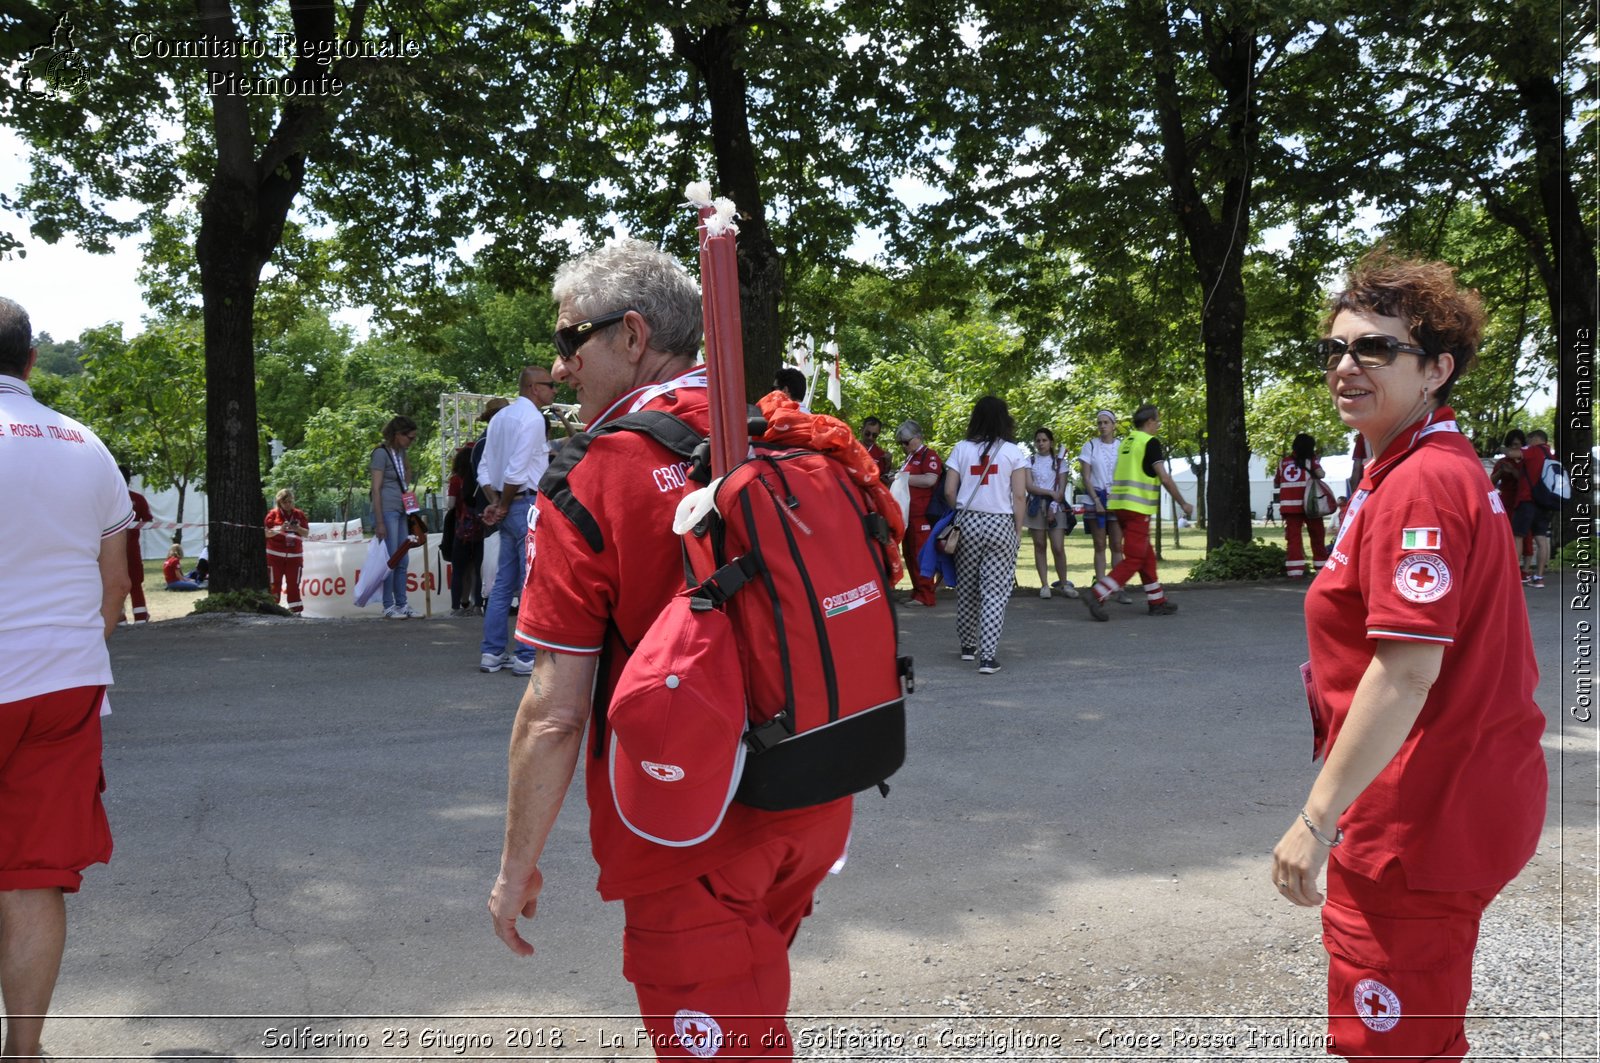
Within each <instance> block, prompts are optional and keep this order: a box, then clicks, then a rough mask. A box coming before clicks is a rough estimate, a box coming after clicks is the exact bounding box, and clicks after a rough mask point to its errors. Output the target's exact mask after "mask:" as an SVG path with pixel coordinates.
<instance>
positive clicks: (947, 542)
mask: <svg viewBox="0 0 1600 1063" xmlns="http://www.w3.org/2000/svg"><path fill="white" fill-rule="evenodd" d="M993 445H994V444H992V443H991V444H990V447H992V446H993ZM988 464H989V448H985V449H984V452H983V457H981V458H979V459H978V468H980V469H982V468H985V467H986V466H987V465H988ZM981 483H983V477H982V476H977V477H974V478H973V488H972V490H971V491H970V492H969V493H968V494H967V498H966V501H965V502H963V501H962V500H961V499H959V498H958V499H956V509H955V513H956V515H955V519H954V520H952V521H951V522H950V523H949V524H947V525H945V529H944V531H942V532H940V533H939V552H940V553H941V554H949V555H950V556H951V557H954V556H955V553H956V551H957V550H959V549H961V528H960V527H959V526H958V524H957V522H958V521H959V520H960V519H961V511H962V510H963V509H965V508H966V504H967V502H971V501H972V496H973V495H975V494H977V493H978V486H977V485H979V484H981Z"/></svg>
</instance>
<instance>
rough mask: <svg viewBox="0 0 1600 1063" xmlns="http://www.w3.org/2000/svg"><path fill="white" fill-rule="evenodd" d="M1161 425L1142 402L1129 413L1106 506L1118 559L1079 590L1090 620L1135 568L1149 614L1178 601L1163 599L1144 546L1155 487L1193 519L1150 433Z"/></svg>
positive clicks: (1156, 498)
mask: <svg viewBox="0 0 1600 1063" xmlns="http://www.w3.org/2000/svg"><path fill="white" fill-rule="evenodd" d="M1159 431H1161V411H1160V410H1158V409H1156V407H1155V406H1153V405H1150V404H1149V403H1146V404H1145V405H1143V406H1140V407H1139V408H1138V409H1137V410H1135V411H1134V413H1133V431H1131V432H1129V433H1128V435H1127V438H1125V439H1124V440H1123V441H1122V448H1121V450H1119V451H1118V452H1117V469H1116V473H1115V474H1114V479H1113V480H1112V481H1111V494H1110V497H1109V498H1108V499H1107V501H1106V508H1107V509H1109V510H1111V511H1112V513H1114V514H1115V515H1116V518H1117V521H1118V522H1119V523H1120V524H1121V525H1122V563H1121V564H1119V565H1118V566H1117V567H1116V568H1114V569H1112V570H1111V571H1110V572H1108V573H1106V574H1105V575H1104V576H1101V577H1100V578H1099V579H1097V580H1095V584H1094V587H1093V589H1092V590H1091V592H1090V593H1088V594H1085V595H1084V596H1083V604H1084V606H1085V607H1087V608H1088V610H1089V615H1090V616H1092V617H1094V618H1095V619H1096V620H1110V619H1111V614H1110V613H1108V612H1106V608H1105V603H1106V600H1107V599H1108V598H1110V597H1111V596H1112V595H1114V594H1116V593H1117V592H1118V591H1119V590H1121V589H1122V587H1123V586H1124V585H1125V584H1126V583H1127V581H1128V579H1129V578H1130V577H1131V576H1133V575H1134V574H1135V573H1138V574H1139V576H1140V577H1141V578H1142V579H1143V580H1144V599H1145V607H1146V608H1147V609H1148V610H1149V611H1150V615H1151V616H1166V615H1168V614H1170V613H1176V612H1177V611H1178V607H1177V606H1176V605H1173V604H1172V603H1171V602H1169V601H1167V592H1166V591H1164V590H1163V589H1162V588H1161V581H1160V580H1159V579H1158V578H1157V577H1156V552H1155V550H1153V549H1152V548H1151V546H1150V517H1151V515H1152V514H1153V513H1155V512H1156V507H1157V506H1158V505H1159V504H1160V502H1161V489H1162V488H1163V487H1165V488H1166V489H1167V492H1168V493H1169V494H1171V495H1172V497H1173V498H1174V499H1176V500H1177V503H1178V505H1179V506H1180V507H1182V509H1183V513H1184V516H1186V517H1188V518H1189V519H1191V520H1193V519H1194V507H1193V506H1191V505H1190V504H1189V503H1188V502H1186V501H1184V498H1183V493H1182V492H1181V491H1179V490H1178V485H1177V484H1175V483H1173V482H1172V474H1171V473H1169V472H1168V471H1167V460H1166V458H1167V456H1166V452H1165V451H1164V450H1163V449H1162V447H1161V440H1159V439H1157V438H1156V437H1155V434H1156V433H1157V432H1159Z"/></svg>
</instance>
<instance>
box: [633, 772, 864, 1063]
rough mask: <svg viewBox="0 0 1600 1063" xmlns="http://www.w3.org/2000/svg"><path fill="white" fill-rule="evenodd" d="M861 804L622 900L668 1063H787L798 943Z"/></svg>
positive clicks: (654, 1043)
mask: <svg viewBox="0 0 1600 1063" xmlns="http://www.w3.org/2000/svg"><path fill="white" fill-rule="evenodd" d="M849 833H850V802H848V801H846V802H840V803H839V804H838V805H837V806H836V808H835V809H833V810H830V811H828V812H825V813H822V814H821V815H819V817H818V818H817V819H816V820H814V821H813V822H812V823H810V824H808V825H807V826H806V827H805V828H804V830H803V832H802V833H796V834H791V835H789V836H787V837H781V838H775V839H773V840H772V841H770V842H766V843H765V844H762V845H758V846H756V847H755V848H753V849H751V850H749V851H748V852H746V853H743V854H742V855H740V856H739V857H737V858H736V859H734V860H732V861H730V862H728V863H726V864H724V865H722V866H721V867H719V868H717V869H716V870H715V871H712V872H710V873H709V874H706V875H703V876H701V877H700V878H697V879H695V880H693V881H691V882H685V883H683V884H682V885H678V886H669V887H667V888H666V889H663V890H658V891H657V892H655V893H647V894H644V895H642V896H639V897H628V898H625V899H624V900H623V902H622V905H623V909H624V911H625V912H626V914H627V926H626V928H625V929H624V930H623V935H622V974H623V977H624V978H626V979H628V981H630V982H632V983H633V988H634V992H635V993H637V994H638V997H639V1012H640V1014H641V1015H642V1016H643V1018H644V1027H645V1031H646V1032H647V1033H648V1035H649V1037H650V1044H651V1047H652V1048H653V1049H654V1051H655V1054H656V1056H657V1057H658V1058H659V1059H674V1060H685V1059H694V1058H697V1057H704V1056H711V1055H713V1054H714V1057H715V1058H716V1059H717V1060H719V1061H730V1060H739V1059H754V1058H762V1059H776V1060H787V1059H792V1058H793V1057H794V1047H793V1045H792V1043H791V1041H790V1037H789V1027H788V1024H787V1023H786V1022H785V1021H784V1016H785V1014H786V1013H787V1012H788V1010H789V943H790V942H792V941H793V940H794V936H795V933H796V932H797V931H798V930H799V929H800V921H801V920H802V919H804V918H805V917H806V916H807V915H809V914H811V898H812V896H813V894H815V892H816V889H817V886H818V885H819V884H820V883H821V882H822V879H823V878H824V876H826V875H827V873H828V868H829V867H831V866H832V865H833V862H834V861H835V860H837V859H838V858H839V855H840V853H842V852H843V851H844V846H845V840H846V838H847V837H848V835H849Z"/></svg>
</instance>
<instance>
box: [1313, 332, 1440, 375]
mask: <svg viewBox="0 0 1600 1063" xmlns="http://www.w3.org/2000/svg"><path fill="white" fill-rule="evenodd" d="M1316 348H1317V359H1318V360H1319V361H1321V362H1322V365H1323V369H1324V370H1325V371H1327V372H1329V373H1331V372H1333V371H1334V370H1335V369H1337V368H1339V365H1340V363H1341V362H1343V361H1344V356H1345V355H1346V354H1348V355H1350V357H1352V358H1354V359H1355V360H1356V365H1358V366H1360V367H1361V368H1362V369H1382V368H1383V367H1384V366H1386V365H1393V364H1394V360H1395V359H1396V358H1398V357H1400V355H1401V354H1427V353H1428V352H1427V351H1425V350H1423V349H1422V348H1421V347H1413V346H1412V345H1411V344H1409V343H1401V342H1400V341H1399V340H1397V339H1395V338H1394V337H1393V336H1384V335H1378V334H1374V335H1371V336H1357V337H1356V338H1355V339H1354V340H1352V341H1351V342H1349V343H1346V342H1345V341H1344V340H1340V339H1334V338H1333V337H1332V336H1329V337H1327V338H1326V339H1320V340H1318V341H1317V343H1316Z"/></svg>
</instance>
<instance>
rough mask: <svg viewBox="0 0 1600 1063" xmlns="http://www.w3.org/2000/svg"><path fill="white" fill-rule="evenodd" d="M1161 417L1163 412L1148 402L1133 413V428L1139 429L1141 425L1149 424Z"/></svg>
mask: <svg viewBox="0 0 1600 1063" xmlns="http://www.w3.org/2000/svg"><path fill="white" fill-rule="evenodd" d="M1160 415H1161V411H1160V410H1159V409H1157V408H1156V404H1155V403H1153V402H1147V403H1145V404H1144V405H1143V406H1140V407H1139V408H1138V409H1137V410H1134V411H1133V427H1135V428H1138V427H1139V426H1140V425H1146V424H1149V423H1150V422H1151V421H1153V420H1155V419H1156V418H1157V417H1159V416H1160Z"/></svg>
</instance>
